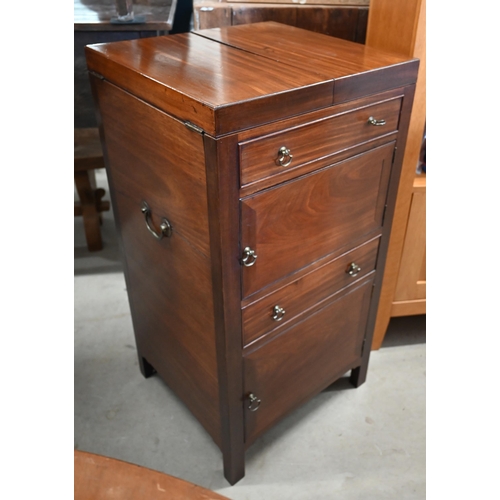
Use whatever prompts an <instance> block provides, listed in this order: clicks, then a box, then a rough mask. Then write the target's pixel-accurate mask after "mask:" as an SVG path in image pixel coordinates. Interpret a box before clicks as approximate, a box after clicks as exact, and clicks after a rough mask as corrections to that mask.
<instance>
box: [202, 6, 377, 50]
mask: <svg viewBox="0 0 500 500" xmlns="http://www.w3.org/2000/svg"><path fill="white" fill-rule="evenodd" d="M368 4H369V1H368V0H344V1H343V2H339V1H338V0H306V1H304V2H300V4H299V2H293V1H292V0H281V1H280V0H277V1H275V2H266V1H259V0H254V1H246V2H240V1H238V0H236V1H234V0H233V1H222V2H217V1H215V0H198V1H196V0H195V4H194V28H195V29H208V28H217V27H221V26H236V25H239V24H248V23H257V22H263V21H276V22H279V23H283V24H288V25H290V26H296V27H297V28H303V29H307V30H310V31H316V32H317V33H323V34H325V35H332V36H336V37H338V38H343V39H345V40H351V41H353V42H359V43H363V42H364V41H365V36H366V24H367V20H368Z"/></svg>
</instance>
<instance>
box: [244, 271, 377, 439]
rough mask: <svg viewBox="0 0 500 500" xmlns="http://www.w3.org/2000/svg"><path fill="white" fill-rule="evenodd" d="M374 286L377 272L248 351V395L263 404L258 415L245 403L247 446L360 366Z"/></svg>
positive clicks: (246, 365) (246, 361)
mask: <svg viewBox="0 0 500 500" xmlns="http://www.w3.org/2000/svg"><path fill="white" fill-rule="evenodd" d="M372 283H373V273H372V274H371V276H370V277H368V278H366V279H365V280H360V282H358V284H354V285H352V286H351V287H348V288H347V289H344V290H343V291H342V292H340V293H339V294H337V295H336V296H335V298H334V299H333V300H332V301H331V302H330V303H329V304H328V305H326V306H325V307H323V308H322V309H320V310H319V311H318V312H316V313H315V314H311V315H308V316H307V317H306V318H305V319H302V320H301V321H297V322H295V323H294V324H293V326H291V327H290V328H288V329H286V330H285V331H284V332H281V333H280V334H279V335H278V336H276V337H274V338H273V339H272V340H270V341H268V342H266V343H264V345H262V344H259V345H260V347H257V348H256V349H255V350H253V351H252V350H251V349H249V350H248V352H245V354H244V373H245V393H246V394H247V396H248V395H249V394H254V395H255V397H257V398H258V399H260V405H259V407H258V409H257V410H256V411H252V410H251V409H250V408H249V404H248V399H246V400H245V401H246V405H245V419H246V420H245V433H246V441H247V443H248V444H249V443H250V442H252V441H253V440H254V439H255V438H256V437H257V436H259V435H260V434H261V433H262V432H264V431H265V430H266V429H267V428H268V427H270V426H271V425H272V424H273V423H275V422H276V421H277V420H279V419H280V418H281V417H282V416H283V415H285V414H286V413H288V412H289V411H290V410H292V409H293V408H295V407H296V406H298V405H300V404H302V403H303V402H305V401H306V400H307V399H309V398H310V397H312V396H313V395H314V394H316V393H318V392H319V391H321V390H322V389H324V388H325V387H327V386H328V385H329V384H330V383H332V382H333V381H334V380H335V379H336V378H338V377H340V376H342V375H343V374H344V373H345V372H347V371H348V370H349V369H351V368H352V367H354V366H355V365H356V363H359V361H360V359H361V355H362V347H363V339H364V336H365V331H366V321H367V316H368V308H369V304H370V297H371V290H372V286H371V285H372Z"/></svg>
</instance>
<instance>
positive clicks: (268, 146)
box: [239, 98, 401, 186]
mask: <svg viewBox="0 0 500 500" xmlns="http://www.w3.org/2000/svg"><path fill="white" fill-rule="evenodd" d="M400 108H401V99H400V98H395V99H391V100H387V101H384V102H380V103H377V104H374V105H371V106H365V107H362V108H358V109H356V110H353V111H349V112H344V113H340V114H337V115H334V116H330V117H328V118H324V119H321V120H318V121H315V122H312V123H307V124H305V125H301V126H298V127H294V128H291V129H289V130H286V131H284V132H280V133H275V134H271V135H268V136H265V137H260V138H258V139H254V140H250V141H246V142H242V143H240V144H239V154H240V182H241V186H245V185H247V184H250V183H252V182H256V181H258V180H261V179H264V178H266V177H270V176H273V175H277V174H280V173H282V172H283V170H284V169H293V168H297V167H300V166H303V165H304V164H306V163H310V162H312V161H314V160H317V159H319V158H324V157H327V156H329V155H332V154H335V153H337V152H339V151H342V150H344V149H347V148H349V147H353V146H356V145H358V144H362V143H364V142H366V141H369V140H372V139H377V138H379V137H381V136H383V135H386V134H389V133H392V132H395V131H396V130H397V128H398V122H399V110H400ZM369 118H373V119H374V120H377V123H378V125H377V124H371V123H369ZM285 150H288V151H289V152H290V153H289V154H287V153H286V152H285ZM280 151H284V152H280ZM313 168H314V166H311V169H313Z"/></svg>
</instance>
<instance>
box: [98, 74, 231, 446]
mask: <svg viewBox="0 0 500 500" xmlns="http://www.w3.org/2000/svg"><path fill="white" fill-rule="evenodd" d="M93 83H94V87H95V89H96V96H97V99H98V102H99V104H100V106H99V109H100V111H101V120H102V128H101V130H102V132H103V137H104V144H103V149H104V153H105V160H106V168H107V174H108V179H109V184H110V192H111V193H112V202H113V210H114V213H115V219H116V221H117V225H118V230H119V235H120V240H121V245H122V248H123V253H124V256H125V278H126V282H127V291H128V296H129V301H130V308H131V313H132V320H133V324H134V332H135V336H136V342H137V349H138V353H139V358H140V359H141V358H145V359H146V360H147V362H148V363H149V364H150V365H152V366H153V367H154V368H155V369H156V371H157V372H158V373H159V374H160V376H161V377H162V379H163V380H164V381H165V382H166V383H167V384H168V385H169V386H170V387H171V388H172V389H173V390H174V391H175V392H176V394H177V395H178V396H179V397H180V398H181V399H182V400H183V401H184V402H185V404H186V405H187V406H188V408H190V410H191V411H192V412H193V414H194V415H195V416H196V417H197V418H198V420H199V421H200V422H201V423H202V425H203V426H204V427H205V428H206V429H207V431H208V432H209V434H210V435H211V436H212V437H213V439H214V440H215V442H216V443H218V444H219V445H220V443H221V439H220V416H219V394H218V375H217V363H216V349H215V331H214V307H213V295H212V278H211V266H210V260H209V258H208V257H207V256H206V255H205V254H204V253H203V252H202V251H200V247H199V246H198V245H197V244H195V243H194V242H193V243H192V242H190V237H189V235H192V234H197V241H198V244H200V242H202V241H204V244H203V247H205V248H204V251H205V252H207V251H208V250H207V248H208V247H207V245H208V220H207V216H206V213H207V195H206V183H205V182H204V180H203V179H204V171H205V164H204V158H203V144H202V142H201V136H200V135H199V134H196V133H195V132H192V131H190V130H189V129H187V128H186V127H184V126H180V127H179V123H178V122H177V121H175V120H173V119H172V118H170V117H167V116H166V115H164V114H163V113H161V112H159V111H157V110H154V109H152V108H150V107H149V106H147V105H145V104H144V103H142V104H141V103H140V102H139V101H137V100H135V98H132V97H131V96H129V95H127V94H125V93H124V92H123V91H121V90H119V89H117V88H115V87H114V86H113V85H111V84H109V83H107V82H104V81H101V80H96V79H94V80H93ZM117 116H120V117H121V119H120V120H119V121H117V119H116V117H117ZM148 121H149V123H148ZM169 132H170V133H171V137H170V138H169ZM174 138H175V141H177V143H178V145H177V146H176V145H175V144H174V142H175V141H174ZM191 141H195V142H199V143H200V144H198V145H197V149H198V150H199V151H201V153H199V154H201V156H199V157H197V158H196V161H195V162H193V159H192V156H191V154H190V153H191V151H190V149H189V148H186V149H185V154H184V156H183V155H182V150H183V149H184V148H183V147H182V146H183V145H189V143H190V142H191ZM165 147H168V149H163V148H165ZM170 152H171V153H172V154H169V153H170ZM158 154H161V155H162V157H161V158H159V157H158V156H157V155H158ZM150 177H152V178H153V179H154V182H149V181H147V179H149V178H150ZM145 182H147V184H146V185H145V187H146V188H147V189H148V191H147V192H143V191H142V190H141V191H139V187H141V186H143V185H144V183H145ZM171 182H175V183H177V184H176V185H175V189H174V185H173V184H171ZM174 191H175V194H170V193H173V192H174ZM165 192H166V194H165ZM144 196H147V198H148V199H149V200H151V207H152V209H153V213H158V214H166V212H167V211H170V212H171V214H172V224H173V226H174V230H173V233H172V236H171V237H170V238H163V239H162V240H161V241H158V240H156V239H155V238H154V237H153V236H152V235H151V234H150V233H149V231H148V230H147V228H146V224H145V218H144V215H143V214H142V212H141V210H140V201H141V200H142V199H143V197H144ZM200 212H201V213H200ZM176 214H177V215H176ZM176 219H177V221H178V222H175V220H176ZM181 220H182V224H181V223H180V221H181ZM155 222H156V221H155V218H154V217H153V224H154V223H155ZM181 227H182V230H180V229H181ZM185 311H189V314H185Z"/></svg>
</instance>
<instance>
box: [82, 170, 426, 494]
mask: <svg viewBox="0 0 500 500" xmlns="http://www.w3.org/2000/svg"><path fill="white" fill-rule="evenodd" d="M97 181H98V185H99V186H101V187H104V188H106V189H107V183H106V176H105V174H104V171H99V172H98V173H97ZM105 199H109V195H106V197H105ZM102 232H103V239H104V244H105V248H104V249H103V250H102V251H100V252H96V253H89V252H88V251H87V250H86V246H85V238H84V234H83V224H82V220H81V218H75V295H74V302H75V381H74V382H75V426H74V434H75V436H74V438H75V448H77V449H80V450H85V451H90V452H93V453H98V454H101V455H106V456H110V457H114V458H118V459H121V460H125V461H128V462H132V463H134V464H138V465H142V466H145V467H149V468H151V469H154V470H158V471H162V472H165V473H167V474H170V475H172V476H176V477H179V478H181V479H185V480H187V481H190V482H193V483H195V484H198V485H200V486H203V487H205V488H209V489H211V490H214V491H216V492H218V493H221V494H222V495H225V496H227V497H228V498H231V499H234V500H240V499H241V500H243V499H246V500H253V499H273V500H280V499H286V500H305V499H315V500H321V499H334V498H335V499H342V500H351V499H352V500H355V499H356V500H357V499H359V500H366V499H369V500H378V499H398V500H401V499H405V500H411V499H424V498H425V492H426V481H425V472H426V470H425V369H426V364H425V353H426V345H425V316H414V317H406V318H395V319H394V320H392V321H391V324H390V327H389V331H388V333H387V336H386V338H385V341H384V345H383V347H382V348H381V349H380V350H379V351H375V352H373V353H372V356H371V361H370V367H369V371H368V379H367V382H366V383H365V384H364V385H363V386H361V387H360V388H358V389H354V388H352V387H351V386H350V385H349V384H348V383H347V379H341V380H339V381H338V382H336V383H335V384H333V385H332V386H331V387H329V388H328V389H326V390H325V391H323V392H322V393H321V394H319V395H318V396H317V397H315V398H313V399H312V400H311V401H309V402H308V403H307V404H306V405H304V406H303V407H301V408H300V409H298V410H297V411H295V412H294V413H293V414H291V415H290V416H288V417H287V418H285V419H284V420H283V421H281V422H280V423H279V424H278V425H277V426H276V427H274V428H273V429H272V430H270V431H269V432H268V433H267V434H266V435H264V436H263V437H262V438H260V439H259V440H258V441H257V442H256V443H255V444H254V445H253V446H252V447H251V448H250V449H249V450H248V452H247V455H246V475H245V477H244V478H243V479H242V480H241V481H240V482H238V483H237V484H236V485H235V486H232V487H231V486H229V484H228V483H227V482H226V480H225V479H224V477H223V472H222V455H221V453H220V451H219V449H218V447H217V446H216V445H215V444H214V442H213V441H212V440H211V438H210V437H209V435H208V434H207V433H206V432H205V431H204V429H203V428H202V427H201V425H200V424H199V423H198V422H197V421H196V420H195V419H194V417H192V415H191V414H190V413H189V411H188V410H187V409H186V408H185V407H184V405H183V404H182V403H181V402H180V401H179V400H178V399H177V397H176V396H175V395H174V394H173V393H172V392H171V391H170V389H169V388H168V387H167V386H166V385H165V384H164V383H163V382H162V381H161V380H160V379H159V378H158V377H157V376H155V377H152V378H150V379H147V380H146V379H144V378H143V377H142V375H141V374H140V372H139V368H138V363H137V356H136V351H135V341H134V334H133V330H132V323H131V318H130V311H129V307H128V301H127V295H126V290H125V281H124V277H123V272H122V266H121V262H120V254H119V249H118V243H117V239H116V233H115V230H114V221H113V216H112V213H111V212H107V213H105V214H104V222H103V227H102Z"/></svg>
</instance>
